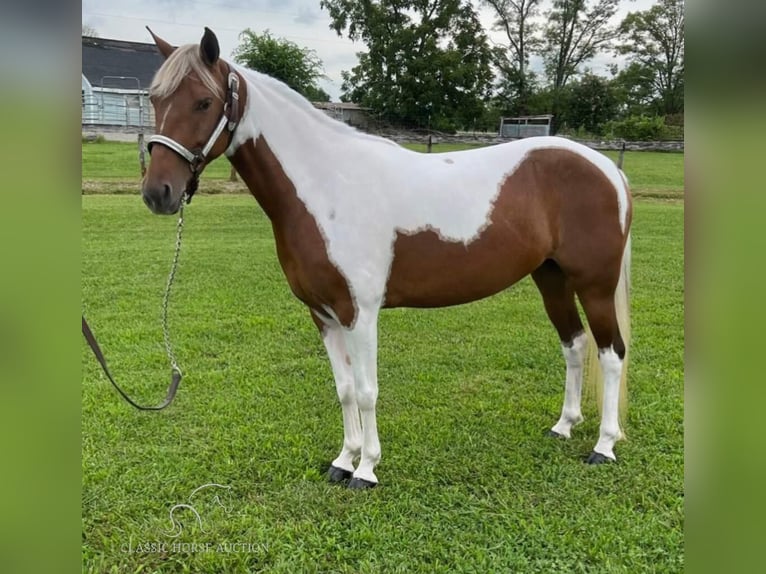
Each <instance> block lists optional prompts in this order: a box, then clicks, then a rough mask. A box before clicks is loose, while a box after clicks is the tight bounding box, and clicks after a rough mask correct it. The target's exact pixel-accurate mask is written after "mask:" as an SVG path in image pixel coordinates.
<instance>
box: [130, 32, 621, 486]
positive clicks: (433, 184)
mask: <svg viewBox="0 0 766 574" xmlns="http://www.w3.org/2000/svg"><path fill="white" fill-rule="evenodd" d="M152 36H153V37H154V40H155V42H156V44H157V47H158V48H159V50H160V52H161V53H162V54H163V55H164V56H165V58H166V61H165V62H164V64H163V65H162V67H161V68H160V69H159V71H158V72H157V75H156V77H155V78H154V81H153V83H152V86H151V89H150V94H151V99H152V103H153V105H154V109H155V114H156V135H155V136H152V137H151V138H150V146H151V150H150V151H151V165H150V167H149V169H148V171H147V173H146V176H145V178H144V181H143V189H142V194H143V199H144V201H145V203H146V204H147V206H148V207H149V208H150V209H151V210H152V211H153V212H154V213H159V214H172V213H176V212H177V211H178V209H179V207H180V205H181V202H182V201H184V200H185V199H186V198H190V195H191V194H192V193H193V192H194V190H195V189H196V186H197V181H198V175H199V173H200V172H201V171H202V169H204V167H205V165H207V163H209V162H210V161H212V160H213V159H214V158H216V157H218V156H220V155H221V154H226V156H227V157H228V158H229V160H230V161H231V163H232V164H233V165H234V167H235V168H236V169H237V171H238V172H239V174H240V176H241V177H242V179H243V180H244V182H245V183H246V184H247V186H248V188H249V189H250V191H251V192H252V194H253V195H254V196H255V198H256V200H257V201H258V203H259V204H260V205H261V207H262V208H263V210H264V211H265V213H266V215H267V216H268V217H269V218H270V220H271V222H272V226H273V230H274V238H275V240H276V249H277V255H278V257H279V262H280V264H281V265H282V269H283V270H284V273H285V275H286V277H287V281H288V283H289V285H290V288H291V289H292V291H293V293H294V294H295V296H296V297H298V298H299V299H300V300H301V301H303V303H305V304H306V306H307V307H308V308H309V311H310V314H311V317H312V319H313V320H314V322H315V323H316V325H317V327H318V329H319V331H320V332H321V335H322V339H323V341H324V344H325V347H326V348H327V353H328V355H329V358H330V363H331V365H332V370H333V374H334V376H335V383H336V386H337V391H338V397H339V399H340V404H341V407H342V410H343V429H344V439H343V447H342V449H341V452H340V454H339V455H338V457H337V458H336V459H335V460H334V461H333V463H332V466H331V467H330V471H329V478H330V480H331V481H333V482H340V481H343V480H346V479H351V480H350V482H349V486H350V487H352V488H364V487H370V486H374V485H375V484H377V482H378V478H377V477H376V476H375V472H374V469H375V466H376V465H377V464H378V462H379V461H380V454H381V451H380V443H379V441H378V433H377V426H376V421H375V403H376V399H377V396H378V377H377V346H378V345H377V323H378V314H379V311H380V310H381V309H382V308H386V307H402V306H406V307H441V306H448V305H457V304H460V303H467V302H469V301H474V300H477V299H481V298H483V297H487V296H489V295H492V294H494V293H497V292H499V291H501V290H503V289H505V288H507V287H509V286H510V285H513V284H514V283H516V282H517V281H519V280H520V279H522V278H523V277H525V276H527V275H529V274H531V275H532V278H533V280H534V281H535V283H536V285H537V287H538V288H539V290H540V293H541V294H542V297H543V302H544V304H545V309H546V311H547V313H548V316H549V317H550V320H551V322H552V323H553V326H554V327H555V328H556V330H557V332H558V335H559V338H560V339H561V345H562V348H563V353H564V358H565V360H566V383H565V393H564V406H563V409H562V413H561V417H560V418H559V420H558V422H557V423H556V424H555V425H553V427H552V428H551V430H550V431H549V434H551V435H554V436H561V437H566V438H569V437H570V433H571V429H572V427H573V426H574V425H576V424H577V423H579V422H580V421H582V415H581V410H580V396H581V389H582V380H583V363H584V358H585V352H586V346H587V341H588V336H587V335H586V333H585V331H584V328H583V323H582V322H581V320H580V316H579V313H578V310H577V307H576V303H575V296H577V298H578V299H579V300H580V303H581V305H582V307H583V310H584V312H585V316H586V317H587V321H588V324H589V326H590V330H591V332H592V335H593V338H594V339H595V343H596V345H597V348H598V359H599V362H600V365H601V371H602V374H603V377H604V391H603V404H602V419H601V426H600V434H599V439H598V442H597V444H596V445H595V447H594V449H593V452H592V453H591V454H590V456H589V457H588V462H591V463H600V462H605V461H609V460H615V455H614V451H613V447H614V444H615V442H616V441H617V440H618V439H620V438H621V437H622V432H621V429H620V425H619V420H618V419H619V417H618V405H619V400H620V393H621V379H623V380H624V371H625V370H626V350H627V349H626V347H627V343H626V339H627V332H626V328H627V325H628V316H627V311H628V305H627V295H628V282H629V279H628V273H629V265H630V243H629V237H630V236H629V230H630V222H631V198H630V193H629V190H628V187H627V182H626V180H625V178H624V176H623V174H622V172H621V171H620V170H619V169H618V168H617V167H616V166H615V165H614V164H613V163H612V162H611V161H610V160H609V159H608V158H606V157H604V156H603V155H601V154H599V153H597V152H595V151H592V150H591V149H589V148H587V147H584V146H582V145H579V144H576V143H573V142H571V141H569V140H566V139H561V138H555V137H543V138H529V139H524V140H521V141H517V142H512V143H507V144H503V145H497V146H493V147H488V148H483V149H477V150H471V151H463V152H457V153H449V154H419V153H415V152H412V151H409V150H406V149H404V148H402V147H400V146H398V145H396V144H394V143H392V142H390V141H388V140H385V139H382V138H378V137H373V136H370V135H366V134H363V133H360V132H358V131H356V130H354V129H352V128H350V127H348V126H346V125H345V124H342V123H339V122H336V121H334V120H332V119H331V118H329V117H327V116H326V115H325V114H324V113H322V112H321V111H318V110H316V109H314V107H313V106H312V105H311V104H310V103H309V102H308V101H306V100H305V99H304V98H302V97H301V96H300V95H298V94H297V93H295V92H293V91H292V90H291V89H290V88H288V87H287V86H285V85H284V84H282V83H281V82H279V81H277V80H274V79H272V78H270V77H268V76H265V75H263V74H260V73H257V72H253V71H250V70H247V69H244V68H241V67H238V66H235V65H232V64H229V63H227V62H224V61H223V60H221V59H220V58H219V47H218V40H217V39H216V37H215V35H214V34H213V33H212V32H211V31H210V30H209V29H207V28H206V29H205V34H204V36H203V38H202V40H201V42H200V44H199V45H196V44H193V45H187V46H181V47H179V48H174V47H172V46H171V45H169V44H168V43H167V42H165V41H164V40H162V39H160V38H158V37H156V36H155V35H154V34H152ZM620 325H623V327H622V330H623V333H622V335H621V333H620V331H621V327H620ZM623 337H624V338H623ZM357 459H359V462H358V464H357V465H356V467H355V466H354V465H355V462H356V461H357Z"/></svg>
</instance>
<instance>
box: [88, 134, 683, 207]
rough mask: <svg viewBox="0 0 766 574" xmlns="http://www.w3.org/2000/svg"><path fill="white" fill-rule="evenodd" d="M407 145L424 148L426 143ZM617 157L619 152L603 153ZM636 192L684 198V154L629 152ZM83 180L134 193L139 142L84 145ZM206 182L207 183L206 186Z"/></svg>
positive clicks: (221, 181) (220, 175) (217, 187)
mask: <svg viewBox="0 0 766 574" xmlns="http://www.w3.org/2000/svg"><path fill="white" fill-rule="evenodd" d="M405 147H407V148H409V149H413V150H416V151H425V145H422V144H407V145H406V146H405ZM473 147H477V146H470V145H459V144H437V145H435V146H433V151H434V153H440V152H449V151H459V150H461V149H469V148H473ZM604 153H605V155H607V156H608V157H611V158H613V159H615V160H616V158H617V152H604ZM623 170H624V171H625V173H626V175H627V176H628V179H629V180H630V184H631V188H632V190H633V192H634V194H635V195H636V196H638V197H640V196H650V197H652V196H653V197H661V198H682V197H683V190H684V154H681V153H662V152H626V153H625V160H624V164H623ZM230 171H231V166H230V165H229V163H228V162H227V161H226V160H225V159H224V158H219V159H217V160H216V161H214V162H213V163H212V164H211V165H210V166H208V168H207V169H206V170H205V172H204V173H203V174H202V181H203V185H202V186H201V188H200V190H201V191H202V192H206V191H207V192H211V193H217V192H218V193H219V192H221V191H244V188H243V187H242V186H237V185H234V186H231V185H229V184H228V179H229V174H230ZM82 179H83V191H85V192H86V193H100V192H101V193H134V192H135V191H136V189H137V184H138V181H139V179H140V171H139V164H138V148H137V145H136V144H132V143H119V142H104V143H83V144H82ZM204 182H207V183H208V185H207V186H205V185H204Z"/></svg>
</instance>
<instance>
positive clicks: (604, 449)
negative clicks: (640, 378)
mask: <svg viewBox="0 0 766 574" xmlns="http://www.w3.org/2000/svg"><path fill="white" fill-rule="evenodd" d="M598 360H599V363H600V364H601V370H602V372H603V373H604V399H603V404H602V408H601V427H600V428H599V437H598V443H596V446H595V448H594V449H593V450H594V451H595V452H597V453H599V454H603V455H604V456H606V457H607V458H611V459H612V460H617V457H616V456H615V455H614V452H613V450H612V449H613V448H614V443H616V442H617V441H618V440H620V439H621V438H622V431H621V430H620V422H619V414H618V410H619V405H620V377H621V375H622V359H620V357H618V356H617V353H615V352H614V349H613V348H612V347H609V348H607V349H599V350H598Z"/></svg>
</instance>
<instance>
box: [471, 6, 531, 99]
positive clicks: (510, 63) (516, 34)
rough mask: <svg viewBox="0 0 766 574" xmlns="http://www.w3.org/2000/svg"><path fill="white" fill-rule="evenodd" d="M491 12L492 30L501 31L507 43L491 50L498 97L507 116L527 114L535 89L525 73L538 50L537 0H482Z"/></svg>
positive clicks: (528, 74)
mask: <svg viewBox="0 0 766 574" xmlns="http://www.w3.org/2000/svg"><path fill="white" fill-rule="evenodd" d="M483 4H485V5H486V6H488V7H490V8H491V9H492V11H493V13H494V17H495V21H494V23H493V29H494V30H499V31H502V32H503V33H504V34H505V36H506V39H507V40H508V44H507V45H506V46H498V47H496V48H495V49H494V50H493V53H494V63H495V66H496V68H497V69H498V71H499V72H500V80H499V82H498V86H497V90H498V98H499V100H500V101H503V102H505V105H504V106H503V107H504V108H505V110H506V113H511V114H526V113H529V100H530V98H531V96H532V93H533V92H534V89H535V87H536V86H535V77H534V74H533V73H532V72H530V71H529V70H528V67H529V55H530V54H531V53H532V52H535V51H537V50H538V49H539V48H540V45H541V39H540V37H539V35H538V34H537V32H538V30H539V28H540V25H539V23H537V22H535V21H534V18H535V17H536V16H537V15H538V12H539V4H540V0H483Z"/></svg>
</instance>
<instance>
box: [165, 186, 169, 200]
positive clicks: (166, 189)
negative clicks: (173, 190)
mask: <svg viewBox="0 0 766 574" xmlns="http://www.w3.org/2000/svg"><path fill="white" fill-rule="evenodd" d="M168 197H170V186H169V185H168V184H167V183H166V184H165V199H167V198H168Z"/></svg>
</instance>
